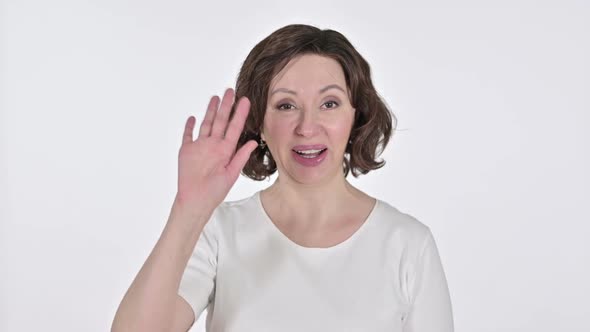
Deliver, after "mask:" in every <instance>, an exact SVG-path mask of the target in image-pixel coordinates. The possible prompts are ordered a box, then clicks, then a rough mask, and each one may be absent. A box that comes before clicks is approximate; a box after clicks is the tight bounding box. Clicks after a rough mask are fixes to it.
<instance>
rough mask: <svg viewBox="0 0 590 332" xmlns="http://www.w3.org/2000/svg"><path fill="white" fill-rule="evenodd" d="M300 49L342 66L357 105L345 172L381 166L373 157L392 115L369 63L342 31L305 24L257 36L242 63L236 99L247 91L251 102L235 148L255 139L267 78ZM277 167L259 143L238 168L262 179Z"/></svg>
mask: <svg viewBox="0 0 590 332" xmlns="http://www.w3.org/2000/svg"><path fill="white" fill-rule="evenodd" d="M303 54H317V55H321V56H326V57H329V58H332V59H334V60H336V61H337V62H338V63H339V64H340V65H341V66H342V69H343V71H344V75H345V78H346V85H347V88H348V91H349V93H350V95H351V96H350V97H351V100H350V101H351V105H352V106H353V107H354V108H355V109H356V112H355V119H354V124H353V127H352V130H351V133H350V140H349V144H348V145H347V146H346V150H345V152H344V160H343V172H344V177H347V176H348V173H349V171H351V172H352V174H353V175H354V177H358V176H359V175H360V174H367V173H368V172H369V171H371V170H375V169H378V168H381V167H383V166H384V165H385V161H384V160H381V161H378V160H376V157H377V156H379V155H380V154H381V153H382V152H383V150H384V149H385V147H386V146H387V143H388V142H389V139H390V137H391V134H392V130H395V126H396V124H397V119H396V117H395V116H394V115H393V113H391V112H390V111H389V109H388V108H387V106H386V104H385V102H384V101H383V100H382V99H381V98H380V96H379V95H378V93H377V91H376V90H375V88H374V87H373V83H372V81H371V70H370V67H369V64H368V63H367V61H366V60H365V59H364V58H363V57H362V56H361V55H360V54H359V53H358V52H357V50H356V49H355V48H354V47H353V46H352V44H351V43H350V42H349V41H348V39H346V37H344V36H343V35H342V34H341V33H339V32H337V31H334V30H330V29H326V30H321V29H319V28H317V27H314V26H310V25H304V24H291V25H287V26H284V27H282V28H280V29H278V30H276V31H275V32H273V33H272V34H270V35H269V36H268V37H266V38H264V39H263V40H262V41H260V42H259V43H258V44H257V45H256V46H255V47H254V48H253V49H252V51H250V53H249V54H248V56H247V57H246V60H245V61H244V63H243V64H242V68H241V69H240V72H239V75H238V79H237V82H236V88H235V100H239V98H241V97H242V96H246V97H248V99H249V100H250V104H251V105H250V113H249V114H248V118H247V119H246V123H245V125H244V130H243V132H242V135H241V136H240V139H239V140H238V144H237V147H236V149H239V148H240V147H241V146H243V145H244V144H245V143H247V142H248V141H250V140H252V139H253V140H256V141H257V142H259V143H260V141H261V137H260V132H261V129H262V126H263V123H264V115H265V112H266V108H267V98H268V90H269V86H270V83H271V81H272V79H273V78H274V77H275V76H276V75H277V74H278V73H279V72H280V71H281V70H282V69H283V68H284V67H285V66H286V65H287V63H288V62H289V61H290V60H291V59H293V58H295V57H297V56H299V55H303ZM236 104H237V103H234V105H233V106H232V109H231V113H230V116H233V114H234V111H235V108H236V106H237V105H236ZM394 121H395V123H394ZM276 170H277V165H276V162H275V160H274V159H273V156H272V155H271V153H270V150H269V149H268V147H262V148H261V147H258V148H256V150H254V151H253V152H252V154H251V155H250V158H249V159H248V161H247V162H246V165H245V166H244V168H243V169H242V174H243V175H245V176H247V177H249V178H251V179H253V180H257V181H261V180H264V179H266V178H267V177H269V176H270V175H272V174H273V173H274V172H276Z"/></svg>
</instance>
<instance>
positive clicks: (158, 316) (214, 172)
mask: <svg viewBox="0 0 590 332" xmlns="http://www.w3.org/2000/svg"><path fill="white" fill-rule="evenodd" d="M236 97H237V98H236ZM234 99H237V100H238V101H237V102H236V103H235V104H234V102H233V101H234ZM219 102H220V100H219V98H218V97H217V96H214V97H212V98H211V101H210V103H209V107H208V109H207V112H206V115H205V118H204V119H203V121H202V123H201V126H200V130H199V136H198V138H197V139H196V140H194V139H193V129H194V125H195V118H194V117H189V119H188V121H187V124H186V127H185V132H184V136H183V143H182V146H181V148H180V153H179V181H178V192H177V195H176V198H175V201H174V205H173V207H172V211H171V215H170V218H169V220H168V222H167V224H166V227H165V228H164V231H163V233H162V236H161V237H160V239H159V241H158V242H157V244H156V246H155V248H154V250H153V252H152V253H151V255H150V256H149V258H148V259H147V261H146V263H145V264H144V266H143V267H142V269H141V270H140V272H139V273H138V275H137V277H136V279H135V280H134V282H133V283H132V285H131V287H130V288H129V290H128V292H127V294H125V297H124V298H123V301H122V302H121V305H120V307H119V310H118V311H117V315H116V316H115V321H114V323H113V330H117V331H123V330H134V331H152V330H153V331H160V330H172V331H186V330H187V329H188V328H189V327H190V326H191V325H192V324H193V323H194V321H195V320H196V319H197V318H198V317H199V316H200V314H201V313H202V312H203V311H204V309H205V308H208V310H207V313H208V314H207V331H384V332H385V331H388V332H391V331H414V332H426V331H429V332H430V331H432V332H434V331H445V332H446V331H453V318H452V309H451V302H450V296H449V291H448V287H447V281H446V278H445V274H444V271H443V268H442V265H441V261H440V257H439V254H438V251H437V247H436V244H435V241H434V238H433V235H432V233H431V231H430V229H429V228H428V227H427V226H426V225H424V224H422V223H421V222H419V221H418V220H416V219H415V218H413V217H412V216H410V215H408V214H404V213H402V212H400V211H399V210H397V209H396V208H395V207H393V206H391V205H389V204H388V203H386V202H384V201H382V200H379V199H376V198H373V197H371V196H369V195H367V194H366V193H364V192H362V191H361V190H359V189H358V188H355V187H354V186H352V185H351V184H350V183H349V182H348V181H347V180H346V178H347V175H348V174H349V173H352V174H353V175H354V176H359V175H360V174H366V173H368V172H369V171H371V170H374V169H377V168H379V167H382V166H383V165H384V161H378V160H376V156H377V155H378V154H379V153H380V151H382V150H383V149H384V148H385V146H386V145H387V143H388V141H389V137H390V136H391V131H392V127H393V126H392V123H393V120H394V119H395V118H394V117H392V115H391V113H390V112H389V110H388V109H387V107H386V106H385V104H384V103H383V102H382V101H381V100H380V98H379V97H378V94H377V93H376V91H375V89H374V87H373V85H372V82H371V75H370V69H369V65H368V64H367V62H366V61H365V60H364V59H363V58H362V56H361V55H360V54H359V53H358V52H357V51H356V50H355V49H354V47H353V46H352V45H351V44H350V42H349V41H348V40H347V39H346V38H345V37H344V36H342V35H341V34H340V33H338V32H336V31H333V30H320V29H318V28H316V27H312V26H307V25H289V26H286V27H283V28H281V29H279V30H277V31H275V32H274V33H272V34H271V35H270V36H268V37H267V38H265V39H264V40H262V41H261V42H260V43H259V44H258V45H256V46H255V47H254V49H253V50H252V51H251V52H250V54H249V55H248V57H247V58H246V61H245V62H244V64H243V66H242V69H241V71H240V74H239V77H238V81H237V85H236V90H235V94H234V91H233V90H232V89H228V90H226V92H225V94H224V96H223V99H222V100H221V105H219ZM276 171H278V177H277V179H276V181H275V182H274V183H273V184H272V185H271V186H270V187H268V188H267V189H265V190H263V191H259V192H256V193H254V194H253V195H252V196H250V197H248V198H245V199H242V200H239V201H233V202H224V199H225V197H226V196H227V194H228V192H229V190H230V189H231V187H232V186H233V184H234V183H235V181H236V179H237V177H238V176H239V174H240V172H242V174H244V175H245V176H248V177H250V178H252V179H254V180H262V179H265V178H267V177H268V176H270V175H271V174H273V173H274V172H276Z"/></svg>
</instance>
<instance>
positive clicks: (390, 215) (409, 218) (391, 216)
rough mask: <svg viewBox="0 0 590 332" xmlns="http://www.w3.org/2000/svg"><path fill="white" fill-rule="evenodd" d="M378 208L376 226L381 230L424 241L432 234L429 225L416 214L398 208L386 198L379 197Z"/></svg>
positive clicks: (408, 238)
mask: <svg viewBox="0 0 590 332" xmlns="http://www.w3.org/2000/svg"><path fill="white" fill-rule="evenodd" d="M377 204H378V209H377V210H376V211H375V212H376V214H375V216H374V218H375V220H374V221H375V222H374V225H375V227H379V228H382V229H381V231H383V232H385V233H388V234H391V233H398V234H399V235H401V236H402V238H404V239H407V240H412V239H413V240H415V241H416V242H422V241H424V239H425V238H427V237H429V236H431V230H430V227H429V226H428V225H426V224H425V223H423V222H422V221H420V220H418V218H416V217H415V216H414V215H412V214H410V213H408V212H404V211H403V210H400V209H398V208H397V207H396V206H395V205H393V204H390V203H388V202H386V201H384V200H381V199H377Z"/></svg>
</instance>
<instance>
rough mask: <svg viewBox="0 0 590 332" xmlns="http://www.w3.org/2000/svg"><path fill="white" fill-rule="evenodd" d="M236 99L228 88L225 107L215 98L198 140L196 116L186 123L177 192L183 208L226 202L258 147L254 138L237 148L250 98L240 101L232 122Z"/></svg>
mask: <svg viewBox="0 0 590 332" xmlns="http://www.w3.org/2000/svg"><path fill="white" fill-rule="evenodd" d="M233 100H234V91H233V89H231V88H230V89H227V90H226V91H225V94H224V95H223V100H222V101H221V107H219V97H217V96H213V97H211V100H210V101H209V106H208V107H207V112H206V114H205V118H204V119H203V122H202V123H201V127H200V129H199V136H198V137H197V139H196V140H193V130H194V127H195V121H196V120H195V117H193V116H190V117H189V118H188V120H187V122H186V125H185V128H184V135H183V138H182V146H181V147H180V152H179V154H178V192H177V194H176V200H177V202H179V204H181V205H182V207H183V208H187V209H189V210H190V209H191V208H195V209H203V208H205V209H208V210H210V211H213V209H215V208H216V207H217V206H218V205H219V204H221V203H222V202H223V200H224V199H225V197H226V196H227V194H228V193H229V190H230V189H231V187H232V186H233V185H234V183H235V182H236V180H237V179H238V176H239V175H240V172H241V171H242V168H244V165H245V164H246V161H247V160H248V158H249V156H250V154H251V153H252V151H254V149H256V147H257V144H258V143H257V142H256V141H254V140H251V141H248V142H247V143H246V144H244V145H243V146H242V147H241V148H240V149H239V150H238V151H236V145H237V143H238V139H239V137H240V135H241V133H242V129H243V128H244V123H245V122H246V117H247V116H248V112H249V111H250V101H249V100H248V99H247V98H246V97H243V98H241V99H240V100H239V101H237V103H238V104H237V107H236V110H235V114H234V116H233V117H232V119H231V121H229V115H230V114H229V113H230V111H231V107H232V104H233ZM218 107H219V110H218Z"/></svg>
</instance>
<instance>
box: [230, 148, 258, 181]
mask: <svg viewBox="0 0 590 332" xmlns="http://www.w3.org/2000/svg"><path fill="white" fill-rule="evenodd" d="M257 147H258V143H257V142H256V141H255V140H251V141H248V142H247V143H246V144H244V145H243V146H242V147H241V148H240V149H239V150H238V151H237V152H236V154H234V157H233V159H232V161H231V162H230V163H229V165H227V170H228V171H229V172H230V174H232V176H233V177H235V178H236V179H237V177H238V175H239V174H240V171H242V168H244V165H246V162H247V161H248V158H250V154H251V153H252V151H254V150H255V149H256V148H257Z"/></svg>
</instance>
